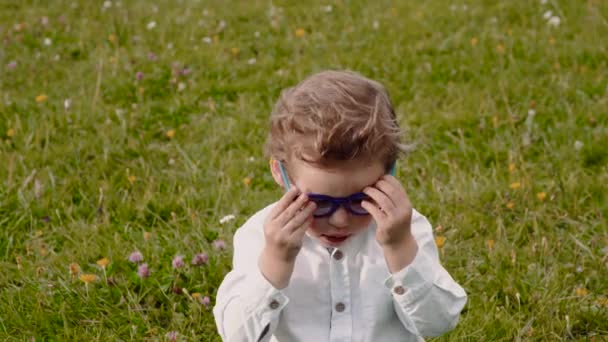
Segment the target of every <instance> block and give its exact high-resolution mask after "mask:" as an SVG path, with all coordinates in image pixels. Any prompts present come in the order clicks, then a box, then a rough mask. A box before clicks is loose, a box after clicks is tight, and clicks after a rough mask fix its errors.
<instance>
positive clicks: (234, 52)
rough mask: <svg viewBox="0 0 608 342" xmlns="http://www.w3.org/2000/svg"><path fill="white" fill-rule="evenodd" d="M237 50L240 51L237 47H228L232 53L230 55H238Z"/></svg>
mask: <svg viewBox="0 0 608 342" xmlns="http://www.w3.org/2000/svg"><path fill="white" fill-rule="evenodd" d="M239 51H240V50H239V48H237V47H233V48H231V49H230V52H231V53H232V55H233V56H236V55H238V54H239Z"/></svg>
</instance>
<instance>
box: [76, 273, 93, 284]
mask: <svg viewBox="0 0 608 342" xmlns="http://www.w3.org/2000/svg"><path fill="white" fill-rule="evenodd" d="M79 279H80V281H82V282H83V283H85V284H89V283H92V282H94V281H96V280H97V276H96V275H95V274H90V273H85V274H81V275H80V278H79Z"/></svg>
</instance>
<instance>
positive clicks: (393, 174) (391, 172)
mask: <svg viewBox="0 0 608 342" xmlns="http://www.w3.org/2000/svg"><path fill="white" fill-rule="evenodd" d="M390 174H391V176H393V177H395V175H396V174H397V162H395V163H393V166H391V171H390Z"/></svg>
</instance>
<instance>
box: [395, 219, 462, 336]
mask: <svg viewBox="0 0 608 342" xmlns="http://www.w3.org/2000/svg"><path fill="white" fill-rule="evenodd" d="M412 233H413V234H414V237H415V238H416V242H417V243H418V253H417V254H416V257H415V258H414V261H413V262H412V263H411V264H410V265H409V266H407V267H405V268H404V269H402V270H400V271H399V272H397V273H394V274H392V275H391V276H389V277H388V278H387V279H386V281H385V282H384V285H385V286H386V287H387V288H388V289H389V290H390V291H391V295H392V296H393V306H394V308H395V311H396V313H397V316H398V317H399V320H400V321H401V323H402V324H403V325H404V327H405V328H406V329H407V330H408V331H410V332H412V333H413V334H416V335H418V336H426V337H432V336H439V335H441V334H443V333H445V332H447V331H450V330H452V329H453V328H454V327H455V326H456V324H458V320H459V318H460V312H461V311H462V309H463V307H464V305H465V304H466V302H467V295H466V293H465V291H464V289H463V288H462V287H461V286H460V285H458V283H456V281H454V279H453V278H452V277H451V276H450V274H449V273H448V272H447V271H446V270H445V269H444V268H443V266H441V264H440V263H439V255H438V252H437V246H436V245H435V240H434V238H433V231H432V228H431V225H430V223H429V222H428V220H427V219H426V218H425V217H424V216H422V215H420V214H418V215H416V216H415V217H414V220H413V222H412Z"/></svg>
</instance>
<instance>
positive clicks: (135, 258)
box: [129, 251, 144, 264]
mask: <svg viewBox="0 0 608 342" xmlns="http://www.w3.org/2000/svg"><path fill="white" fill-rule="evenodd" d="M129 261H130V262H132V263H134V264H139V263H140V262H142V261H144V256H143V255H142V254H141V253H140V252H139V251H135V252H133V253H131V255H129Z"/></svg>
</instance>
